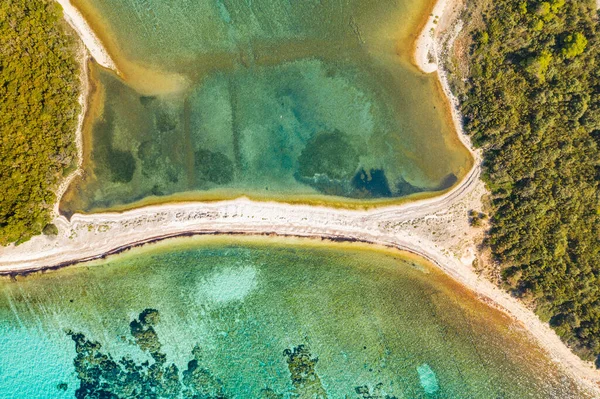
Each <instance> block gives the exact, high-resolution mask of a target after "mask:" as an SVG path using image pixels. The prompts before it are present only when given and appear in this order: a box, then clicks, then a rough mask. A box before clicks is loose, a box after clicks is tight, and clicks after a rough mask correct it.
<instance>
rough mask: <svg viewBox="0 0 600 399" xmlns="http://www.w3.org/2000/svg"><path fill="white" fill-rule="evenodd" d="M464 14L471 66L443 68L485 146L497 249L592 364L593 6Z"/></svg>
mask: <svg viewBox="0 0 600 399" xmlns="http://www.w3.org/2000/svg"><path fill="white" fill-rule="evenodd" d="M463 17H464V19H465V21H466V22H467V24H466V26H467V28H466V32H464V33H463V34H465V35H467V36H466V37H468V38H470V39H469V40H468V43H469V45H468V46H467V48H468V50H467V51H466V52H465V54H466V57H467V58H468V61H467V62H466V65H465V63H464V60H463V64H462V66H461V64H460V62H455V63H454V66H453V67H451V68H453V72H454V75H455V79H454V82H453V84H454V86H455V87H454V89H455V90H456V92H457V93H459V97H460V101H461V107H462V111H463V113H464V116H465V125H466V126H465V127H466V130H467V132H468V133H469V134H470V135H471V137H472V139H473V141H474V143H475V145H476V146H479V147H482V148H483V149H484V154H485V155H484V158H485V161H484V179H485V181H486V183H487V185H488V187H489V189H490V191H491V194H492V208H493V216H492V218H491V226H492V227H491V231H490V235H489V244H490V247H491V250H492V253H493V256H494V257H495V258H496V260H497V261H498V263H499V264H500V265H502V266H501V267H502V276H503V279H504V282H505V284H506V286H507V287H508V288H509V289H510V290H511V291H512V292H513V293H514V294H515V295H518V296H519V297H522V298H523V299H525V300H526V301H531V302H532V303H533V304H535V306H536V311H537V313H538V314H539V315H540V317H541V318H542V319H543V320H547V321H549V322H550V324H551V325H552V327H553V328H554V329H555V330H556V332H557V333H558V334H559V335H560V336H561V337H562V338H563V339H564V340H565V341H566V342H568V343H569V344H570V345H571V346H572V347H573V348H574V349H575V351H576V352H577V353H578V354H579V355H580V356H582V357H583V358H585V359H589V360H594V359H597V358H598V355H599V354H600V281H599V278H598V277H599V274H600V215H599V214H600V203H599V195H600V193H599V191H598V181H599V180H600V151H599V146H600V65H599V48H600V46H599V44H598V33H597V28H598V26H597V25H598V21H597V11H596V8H595V2H594V1H593V0H590V1H585V0H578V1H568V0H567V1H565V0H550V1H537V0H535V1H534V0H529V1H515V0H493V1H492V0H467V12H466V14H465V15H464V16H463ZM460 40H461V39H459V42H460ZM462 58H465V57H464V56H463V57H462ZM455 61H456V60H455ZM463 78H466V79H465V80H463Z"/></svg>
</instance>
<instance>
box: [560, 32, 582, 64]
mask: <svg viewBox="0 0 600 399" xmlns="http://www.w3.org/2000/svg"><path fill="white" fill-rule="evenodd" d="M587 43H588V41H587V39H586V37H585V36H584V35H583V34H581V33H579V32H575V33H573V34H570V35H568V36H567V37H565V39H564V41H563V48H562V50H561V52H562V55H563V56H564V57H565V58H566V59H570V58H573V57H577V56H578V55H579V54H581V53H583V52H584V51H585V48H586V46H587Z"/></svg>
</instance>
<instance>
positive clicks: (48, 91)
mask: <svg viewBox="0 0 600 399" xmlns="http://www.w3.org/2000/svg"><path fill="white" fill-rule="evenodd" d="M0 37H1V38H2V40H1V41H0V55H1V56H0V132H1V134H0V245H6V244H8V243H11V242H22V241H24V240H27V239H29V238H30V237H31V236H32V235H36V234H40V233H41V232H42V229H43V228H44V227H45V226H46V224H47V223H48V222H49V221H50V210H51V207H52V205H53V203H54V201H55V194H54V190H55V189H56V187H57V184H58V182H59V180H60V178H61V176H62V174H63V172H65V171H66V170H67V169H68V168H69V166H72V165H73V164H74V163H75V156H76V148H75V131H76V125H77V116H78V114H79V111H80V107H79V104H78V101H77V98H78V94H79V89H80V84H79V77H78V73H79V72H78V71H79V69H78V65H77V62H76V60H75V57H74V49H75V41H74V39H73V37H72V36H70V35H69V34H68V33H67V30H66V25H65V23H64V21H63V20H62V18H61V10H60V8H59V6H57V5H56V4H55V3H54V2H53V1H49V0H10V1H2V2H0ZM72 169H73V168H72V167H71V170H72Z"/></svg>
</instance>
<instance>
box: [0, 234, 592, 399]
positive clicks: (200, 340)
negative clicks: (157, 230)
mask: <svg viewBox="0 0 600 399" xmlns="http://www.w3.org/2000/svg"><path fill="white" fill-rule="evenodd" d="M0 292H2V295H0V348H2V349H1V350H0V365H1V366H0V367H1V372H0V392H1V393H2V397H6V398H13V397H14V398H21V397H28V398H63V397H64V398H70V397H73V396H75V397H84V396H85V395H86V394H87V395H91V394H96V395H100V394H105V395H108V394H109V393H110V394H114V395H117V397H136V396H135V395H138V396H140V397H159V396H163V397H182V398H185V397H195V396H194V395H200V397H211V398H213V397H214V398H217V397H219V398H315V397H318V398H340V399H342V398H357V399H359V398H388V399H391V398H524V397H527V398H585V397H586V396H585V394H584V393H583V392H580V391H578V389H577V387H576V385H575V384H574V382H573V381H572V380H571V379H570V378H569V377H567V376H566V375H564V374H562V373H561V372H560V371H559V370H558V369H557V366H556V365H555V364H554V363H552V362H551V361H550V360H549V358H548V357H547V356H546V355H545V353H544V352H543V351H542V350H540V349H539V348H538V347H537V346H536V345H534V344H533V341H532V340H531V338H530V337H529V336H528V335H527V333H526V332H525V331H524V330H523V329H521V328H520V327H519V325H518V324H517V323H515V322H514V321H512V320H511V319H510V318H508V317H507V316H505V315H504V314H503V313H501V312H499V311H497V310H495V309H492V308H490V307H489V306H487V305H486V304H484V303H482V302H481V301H479V300H478V299H477V298H476V297H474V296H473V294H472V293H470V292H468V291H467V290H465V289H464V288H462V287H461V286H460V285H459V284H457V283H455V282H453V281H452V280H451V279H450V278H449V277H447V276H446V275H444V274H443V273H442V272H440V271H439V270H438V269H437V268H435V267H434V266H432V265H431V264H429V263H427V262H426V261H424V260H422V259H421V258H418V257H415V256H413V255H409V254H406V253H402V252H399V251H393V250H387V249H382V248H378V247H372V246H364V245H358V244H342V243H323V242H319V241H312V240H300V239H273V238H266V237H265V238H251V237H235V236H230V237H196V238H185V239H172V240H166V241H162V242H160V243H157V244H152V245H146V246H143V247H140V248H135V249H132V250H130V251H128V252H125V253H123V254H120V255H117V256H111V257H110V258H108V259H106V260H99V261H94V262H90V263H84V264H79V265H76V266H73V267H69V268H65V269H61V270H56V271H47V272H44V273H35V274H31V275H28V276H16V277H14V278H12V279H10V278H8V277H6V278H3V279H2V280H0ZM144 395H146V396H144ZM107 397H108V396H107Z"/></svg>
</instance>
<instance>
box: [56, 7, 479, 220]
mask: <svg viewBox="0 0 600 399" xmlns="http://www.w3.org/2000/svg"><path fill="white" fill-rule="evenodd" d="M428 3H429V2H428V1H405V0H396V1H385V2H381V1H366V2H365V1H358V0H343V1H301V2H282V1H273V0H260V1H253V2H246V1H240V0H231V1H212V0H202V1H198V2H184V1H175V2H164V1H154V0H144V1H141V0H130V1H121V0H118V1H116V0H109V1H96V0H81V1H76V2H75V4H76V5H77V6H78V7H79V8H80V9H81V10H82V12H83V13H84V15H85V16H86V17H87V18H88V20H89V21H90V23H91V25H92V26H94V27H95V28H96V31H97V32H98V34H99V35H100V37H101V38H102V39H103V41H104V42H105V44H106V46H107V48H108V49H109V51H110V52H111V54H112V55H113V56H114V57H115V60H116V61H117V65H118V66H119V67H120V69H121V70H122V76H116V75H115V74H113V73H111V72H107V71H104V70H102V69H101V68H99V67H97V66H96V65H92V67H91V68H92V71H91V75H92V82H93V85H94V91H93V95H92V97H91V98H92V100H91V104H90V112H89V114H88V118H87V119H86V123H85V129H84V130H85V137H86V139H85V146H86V159H85V164H84V169H85V172H86V173H85V174H84V175H83V178H82V179H78V180H76V181H75V183H74V184H73V185H72V186H71V188H70V190H69V191H68V192H67V194H66V196H65V199H64V200H63V203H62V205H61V209H62V210H63V211H64V212H65V213H72V212H75V211H84V212H89V211H94V210H101V209H107V208H115V207H123V206H127V204H132V203H136V202H139V201H142V200H144V199H146V202H147V201H148V198H149V197H152V198H153V200H151V201H163V200H165V198H167V196H171V197H169V198H171V199H177V198H176V196H177V195H179V196H180V197H181V196H182V195H185V196H186V198H195V199H220V198H231V197H236V196H240V195H249V196H252V197H256V198H268V199H278V200H284V201H290V200H292V201H302V200H305V201H320V202H330V203H336V204H344V203H348V204H354V205H356V204H368V203H370V202H371V203H373V202H376V201H382V200H391V199H394V198H396V199H398V198H402V197H406V196H408V195H411V194H417V193H427V192H436V191H441V190H444V189H447V188H449V187H451V186H452V185H453V184H455V183H456V182H457V181H458V180H459V179H460V178H461V177H462V176H464V174H465V173H466V172H467V170H468V169H469V167H470V165H471V160H470V156H469V154H468V152H467V150H466V149H465V148H464V147H463V146H462V145H461V144H460V142H459V141H458V140H457V138H456V134H455V132H454V131H453V128H452V124H451V122H450V120H449V113H448V110H447V106H446V103H445V101H444V98H443V95H442V94H441V92H440V90H439V88H438V86H437V82H436V78H435V76H424V75H422V74H421V73H419V72H418V71H417V70H416V68H415V67H413V66H412V65H411V64H410V62H409V60H410V52H411V51H412V42H413V40H414V34H415V31H416V30H417V28H418V26H419V21H421V19H422V18H423V17H424V14H425V13H426V12H427V9H428V5H429V4H428Z"/></svg>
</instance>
